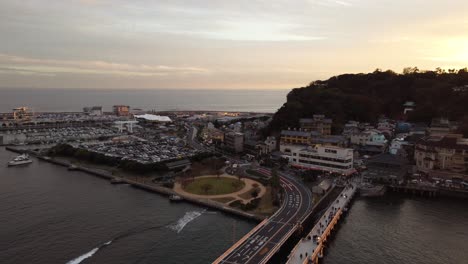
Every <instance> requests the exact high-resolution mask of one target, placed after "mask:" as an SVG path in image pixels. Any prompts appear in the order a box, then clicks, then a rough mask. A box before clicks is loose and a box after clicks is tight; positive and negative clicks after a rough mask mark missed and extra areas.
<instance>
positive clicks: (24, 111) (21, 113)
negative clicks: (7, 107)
mask: <svg viewBox="0 0 468 264" xmlns="http://www.w3.org/2000/svg"><path fill="white" fill-rule="evenodd" d="M33 116H34V114H33V112H32V111H31V110H30V109H29V108H27V107H25V106H22V107H18V108H15V109H13V120H16V121H29V120H31V119H32V117H33Z"/></svg>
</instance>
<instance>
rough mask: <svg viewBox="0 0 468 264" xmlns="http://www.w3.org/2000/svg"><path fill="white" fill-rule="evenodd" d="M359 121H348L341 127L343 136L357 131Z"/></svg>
mask: <svg viewBox="0 0 468 264" xmlns="http://www.w3.org/2000/svg"><path fill="white" fill-rule="evenodd" d="M359 131H360V129H359V122H358V121H348V123H346V124H345V125H344V127H343V133H342V135H343V136H346V137H350V136H351V135H352V134H357V133H359Z"/></svg>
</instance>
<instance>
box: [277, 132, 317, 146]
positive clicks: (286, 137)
mask: <svg viewBox="0 0 468 264" xmlns="http://www.w3.org/2000/svg"><path fill="white" fill-rule="evenodd" d="M311 137H312V133H311V132H310V131H305V130H283V131H281V139H280V143H281V144H299V145H308V144H309V143H310V139H311Z"/></svg>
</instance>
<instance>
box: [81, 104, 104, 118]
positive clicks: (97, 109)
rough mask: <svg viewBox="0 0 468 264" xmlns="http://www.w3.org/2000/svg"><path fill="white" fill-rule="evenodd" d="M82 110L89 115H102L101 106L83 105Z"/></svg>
mask: <svg viewBox="0 0 468 264" xmlns="http://www.w3.org/2000/svg"><path fill="white" fill-rule="evenodd" d="M83 112H84V113H85V114H87V115H90V116H102V106H93V107H85V108H83Z"/></svg>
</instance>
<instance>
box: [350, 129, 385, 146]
mask: <svg viewBox="0 0 468 264" xmlns="http://www.w3.org/2000/svg"><path fill="white" fill-rule="evenodd" d="M350 143H351V144H352V145H358V146H366V145H367V146H376V147H383V146H385V145H386V144H387V139H386V138H385V136H384V135H383V134H382V133H380V131H378V130H375V129H372V130H366V131H363V132H360V133H356V134H352V135H351V138H350Z"/></svg>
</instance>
